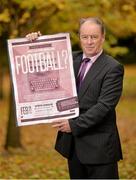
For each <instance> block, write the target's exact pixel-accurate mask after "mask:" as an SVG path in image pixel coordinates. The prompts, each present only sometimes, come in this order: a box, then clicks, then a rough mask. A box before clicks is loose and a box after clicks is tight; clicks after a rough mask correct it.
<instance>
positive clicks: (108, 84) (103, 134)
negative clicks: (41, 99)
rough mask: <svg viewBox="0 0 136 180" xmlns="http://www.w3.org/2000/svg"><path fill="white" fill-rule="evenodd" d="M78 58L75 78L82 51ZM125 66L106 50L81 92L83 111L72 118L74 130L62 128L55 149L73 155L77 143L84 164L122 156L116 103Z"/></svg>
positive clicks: (93, 66) (92, 69) (97, 61)
mask: <svg viewBox="0 0 136 180" xmlns="http://www.w3.org/2000/svg"><path fill="white" fill-rule="evenodd" d="M73 58H74V71H75V78H77V74H78V71H79V67H80V63H81V60H82V53H76V54H74V56H73ZM123 74H124V69H123V66H122V65H121V64H120V63H119V62H117V61H116V60H115V59H113V58H112V57H110V56H108V55H106V54H105V53H104V52H103V53H102V54H101V55H100V56H99V57H98V59H97V60H96V61H95V62H94V64H93V65H92V67H91V68H90V70H89V71H88V73H87V75H86V77H85V79H84V81H83V83H82V85H81V88H80V90H79V93H78V99H79V108H80V115H79V117H77V118H74V119H70V120H69V123H70V127H71V130H72V133H62V132H58V136H57V140H56V145H55V149H56V150H57V151H58V152H60V153H61V154H62V155H63V156H64V157H67V158H70V156H71V153H72V150H73V144H75V150H76V153H77V156H78V158H79V160H80V161H81V162H82V163H84V164H105V163H112V162H116V161H118V160H119V159H122V151H121V145H120V140H119V135H118V130H117V126H116V112H115V107H116V105H117V103H118V101H119V98H120V96H121V92H122V84H123V83H122V82H123Z"/></svg>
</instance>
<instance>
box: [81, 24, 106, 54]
mask: <svg viewBox="0 0 136 180" xmlns="http://www.w3.org/2000/svg"><path fill="white" fill-rule="evenodd" d="M104 40H105V36H104V34H102V32H101V28H100V26H99V25H97V24H95V23H93V22H89V21H87V22H85V23H84V24H82V26H81V27H80V44H81V47H82V50H83V52H84V54H85V55H86V56H87V57H92V56H95V55H96V54H97V53H99V52H100V51H101V50H102V46H103V43H104Z"/></svg>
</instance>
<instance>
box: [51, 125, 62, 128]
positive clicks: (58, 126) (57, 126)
mask: <svg viewBox="0 0 136 180" xmlns="http://www.w3.org/2000/svg"><path fill="white" fill-rule="evenodd" d="M52 127H53V128H60V124H54V125H52Z"/></svg>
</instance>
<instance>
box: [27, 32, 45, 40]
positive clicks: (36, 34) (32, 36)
mask: <svg viewBox="0 0 136 180" xmlns="http://www.w3.org/2000/svg"><path fill="white" fill-rule="evenodd" d="M41 35H42V34H41V32H40V31H38V32H32V33H29V34H27V35H26V38H27V39H28V40H29V41H34V40H36V39H37V38H38V37H39V36H41Z"/></svg>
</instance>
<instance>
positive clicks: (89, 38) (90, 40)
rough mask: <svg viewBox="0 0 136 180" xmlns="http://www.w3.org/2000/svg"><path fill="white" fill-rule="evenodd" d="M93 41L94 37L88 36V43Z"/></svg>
mask: <svg viewBox="0 0 136 180" xmlns="http://www.w3.org/2000/svg"><path fill="white" fill-rule="evenodd" d="M92 42H93V40H92V37H91V36H88V38H87V43H88V44H91V43H92Z"/></svg>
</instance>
